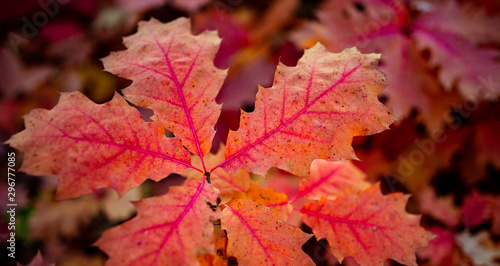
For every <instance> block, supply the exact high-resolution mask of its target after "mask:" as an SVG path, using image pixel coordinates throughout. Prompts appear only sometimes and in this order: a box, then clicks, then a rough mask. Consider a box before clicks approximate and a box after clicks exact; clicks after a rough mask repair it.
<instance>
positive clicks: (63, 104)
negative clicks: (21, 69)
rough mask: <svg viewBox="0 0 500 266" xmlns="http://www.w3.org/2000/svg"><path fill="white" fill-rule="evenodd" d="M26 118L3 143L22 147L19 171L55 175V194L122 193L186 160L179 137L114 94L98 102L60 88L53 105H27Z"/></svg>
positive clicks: (180, 167)
mask: <svg viewBox="0 0 500 266" xmlns="http://www.w3.org/2000/svg"><path fill="white" fill-rule="evenodd" d="M25 123H26V129H25V130H24V131H22V132H20V133H18V134H16V135H15V136H13V137H12V138H11V139H10V140H9V141H7V143H8V144H9V145H11V146H12V147H14V148H16V149H18V150H20V151H23V152H24V153H25V154H24V162H23V165H22V167H21V169H20V170H21V171H24V172H26V173H29V174H33V175H49V174H55V175H58V176H59V177H60V180H59V185H58V188H57V194H56V198H58V199H64V198H71V197H77V196H80V195H83V194H85V193H89V192H91V191H93V190H95V189H98V188H101V187H111V188H114V189H116V190H117V191H118V193H119V194H120V195H123V194H124V193H125V192H126V191H128V190H130V189H131V188H132V187H135V186H138V185H139V184H141V183H142V182H143V181H144V180H146V179H148V178H150V179H153V180H161V179H163V178H165V177H166V176H167V175H169V174H171V173H176V172H179V171H183V170H184V169H185V168H187V167H189V166H190V165H189V161H190V157H189V152H187V151H186V150H185V149H183V148H182V144H181V141H180V140H179V139H178V138H166V137H165V128H164V127H163V126H162V125H161V124H159V123H156V122H153V123H146V122H144V120H143V119H142V117H141V114H140V113H139V112H138V111H137V110H136V109H134V108H133V107H131V106H130V105H128V104H127V102H126V101H125V100H124V99H123V98H122V97H121V96H120V95H118V94H115V96H114V98H113V99H112V100H111V101H110V102H108V103H105V104H102V105H98V104H95V103H93V102H92V101H90V100H89V99H87V98H86V97H85V96H84V95H83V94H81V93H79V92H73V93H63V94H61V98H60V100H59V103H58V104H57V105H56V107H54V108H53V109H52V110H43V109H35V110H33V111H31V112H30V113H29V114H28V115H26V116H25Z"/></svg>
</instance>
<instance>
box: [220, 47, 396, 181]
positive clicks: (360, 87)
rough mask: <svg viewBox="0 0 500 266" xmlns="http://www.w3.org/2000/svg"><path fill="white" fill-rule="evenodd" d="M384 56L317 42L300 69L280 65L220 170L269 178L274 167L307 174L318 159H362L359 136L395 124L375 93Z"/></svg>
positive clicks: (233, 136)
mask: <svg viewBox="0 0 500 266" xmlns="http://www.w3.org/2000/svg"><path fill="white" fill-rule="evenodd" d="M377 59H378V56H376V55H373V54H371V55H362V54H360V53H359V52H358V51H357V50H355V49H347V50H345V51H344V52H343V53H340V54H332V53H329V52H328V51H326V49H325V48H324V47H323V46H322V45H320V44H317V45H316V46H314V47H313V48H311V49H308V50H306V52H305V53H304V56H303V57H302V58H301V59H300V60H299V63H298V64H297V67H287V66H284V65H283V64H280V65H279V66H278V69H277V70H276V74H275V81H274V86H273V87H271V88H269V89H265V88H259V92H258V94H257V100H256V108H255V111H254V112H253V113H245V112H242V118H241V123H240V129H239V130H238V131H230V132H229V137H228V143H227V147H226V151H225V157H226V160H225V161H224V162H223V163H221V164H220V165H218V166H217V167H222V168H224V169H225V170H226V171H228V172H230V173H232V172H235V171H237V169H239V168H244V169H246V170H247V171H249V172H253V173H258V174H262V175H265V173H266V172H267V170H268V169H269V168H270V167H272V166H275V167H278V168H281V169H283V170H286V171H288V172H291V173H292V174H295V175H298V176H302V177H307V176H308V175H309V166H310V163H311V162H312V160H314V159H316V158H320V159H328V160H339V159H351V158H355V155H354V152H353V150H352V147H351V146H350V143H351V141H352V136H356V135H367V134H373V133H375V132H379V131H382V130H384V129H387V128H388V125H389V124H390V123H392V121H393V118H392V116H391V112H390V110H389V109H387V108H386V107H385V106H383V105H382V104H381V103H380V102H378V100H377V98H376V97H377V95H378V94H379V93H380V92H381V91H382V90H383V88H384V87H385V86H386V81H385V77H384V76H383V73H382V72H380V71H378V70H377V69H376V62H377ZM332 66H333V72H332V71H331V69H332ZM307 75H309V76H307ZM358 94H359V95H358ZM367 106H369V108H368V107H367ZM333 120H335V121H333ZM327 121H329V122H327ZM262 123H263V124H264V126H263V127H262V126H261V125H262ZM308 123H309V124H308ZM342 130H344V131H345V132H342ZM306 133H307V134H306ZM333 142H335V143H341V144H340V145H337V146H333V145H331V143H333ZM262 154H266V155H267V156H265V157H266V160H264V159H263V157H264V156H261V155H262ZM283 154H285V155H283ZM287 156H288V157H287ZM215 168H216V167H215ZM215 168H214V169H215Z"/></svg>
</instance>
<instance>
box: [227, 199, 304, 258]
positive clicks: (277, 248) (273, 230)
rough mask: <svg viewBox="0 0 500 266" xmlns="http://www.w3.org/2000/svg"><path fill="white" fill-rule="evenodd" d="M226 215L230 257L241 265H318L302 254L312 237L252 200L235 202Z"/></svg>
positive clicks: (232, 202) (228, 208) (228, 207)
mask: <svg viewBox="0 0 500 266" xmlns="http://www.w3.org/2000/svg"><path fill="white" fill-rule="evenodd" d="M223 206H224V207H225V208H224V210H223V211H222V219H221V224H222V229H224V230H226V232H227V238H228V240H229V242H228V247H227V253H228V256H234V257H236V259H237V261H238V265H285V264H288V265H314V263H313V262H312V260H311V258H309V256H307V255H306V253H304V252H303V251H302V245H303V244H304V243H305V242H306V241H307V240H308V239H309V238H310V237H311V235H309V234H306V233H304V232H302V231H301V230H300V229H299V228H298V227H295V226H293V225H290V224H287V223H286V222H284V221H281V220H280V219H279V218H278V216H277V215H276V214H275V213H273V212H272V211H271V210H270V209H269V208H267V207H265V206H263V205H261V204H259V203H255V202H253V201H252V200H248V199H238V200H234V201H231V202H230V203H229V204H228V205H226V204H223Z"/></svg>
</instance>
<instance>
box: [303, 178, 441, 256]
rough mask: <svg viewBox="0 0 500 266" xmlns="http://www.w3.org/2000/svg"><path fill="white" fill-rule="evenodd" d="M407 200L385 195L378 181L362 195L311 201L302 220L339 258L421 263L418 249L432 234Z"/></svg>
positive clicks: (306, 206) (396, 195) (399, 196)
mask: <svg viewBox="0 0 500 266" xmlns="http://www.w3.org/2000/svg"><path fill="white" fill-rule="evenodd" d="M407 199H408V196H404V195H401V194H390V195H387V196H384V195H382V194H381V193H380V188H379V185H378V184H376V185H374V186H372V187H370V188H368V189H367V190H365V191H364V192H362V193H361V194H360V195H359V196H356V195H353V194H345V195H341V196H339V197H338V198H337V199H335V200H333V201H331V200H327V199H326V198H323V199H321V200H319V201H317V202H308V203H306V204H305V205H304V207H303V208H302V209H301V212H302V219H303V221H304V223H306V224H307V225H308V226H310V227H311V228H312V230H313V233H314V234H315V235H316V238H318V239H321V238H326V239H327V240H328V243H329V244H330V249H331V251H332V253H333V255H334V256H335V257H336V258H337V259H338V260H339V261H342V260H343V259H344V258H345V257H347V256H352V257H353V258H354V259H355V260H356V261H357V262H358V263H360V264H361V265H383V264H384V261H385V260H386V259H389V258H390V259H393V260H396V261H397V262H399V263H403V264H406V265H417V262H416V258H415V250H416V249H417V248H419V247H422V246H425V245H427V243H428V241H429V240H430V238H431V236H430V234H429V233H427V232H426V231H425V230H424V229H423V228H421V227H420V226H419V221H420V217H419V216H416V215H410V214H407V213H406V212H405V205H406V202H407Z"/></svg>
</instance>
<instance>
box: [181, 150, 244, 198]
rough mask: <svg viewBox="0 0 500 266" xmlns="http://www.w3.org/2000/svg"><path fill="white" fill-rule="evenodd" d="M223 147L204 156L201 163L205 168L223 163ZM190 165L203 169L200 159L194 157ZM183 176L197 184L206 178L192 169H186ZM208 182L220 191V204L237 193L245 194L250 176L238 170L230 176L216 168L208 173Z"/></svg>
mask: <svg viewBox="0 0 500 266" xmlns="http://www.w3.org/2000/svg"><path fill="white" fill-rule="evenodd" d="M224 147H225V146H224V145H221V146H220V147H219V151H217V153H216V154H213V153H209V154H207V155H205V157H204V158H203V161H204V163H205V165H206V167H207V168H211V167H214V166H216V165H217V164H219V163H221V162H222V161H224ZM191 165H193V166H194V167H198V168H203V165H202V163H201V159H200V157H198V156H196V155H193V156H192V159H191ZM183 175H184V176H185V177H187V178H192V179H194V180H197V181H199V182H201V181H202V180H203V179H205V178H206V177H205V175H203V173H201V172H200V171H197V170H195V169H193V168H188V169H186V170H185V171H184V174H183ZM210 180H211V182H212V185H213V186H214V187H216V188H217V189H218V190H219V191H220V194H219V198H220V199H221V200H222V202H227V201H229V200H231V199H232V198H233V197H234V195H235V193H237V192H241V193H244V192H246V191H247V190H248V189H249V187H250V174H249V173H248V172H247V171H245V170H240V171H238V173H236V174H235V175H230V174H228V173H227V172H226V171H224V170H223V169H222V168H217V169H215V170H214V171H212V172H211V173H210Z"/></svg>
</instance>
